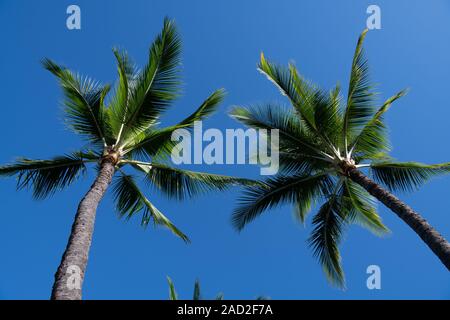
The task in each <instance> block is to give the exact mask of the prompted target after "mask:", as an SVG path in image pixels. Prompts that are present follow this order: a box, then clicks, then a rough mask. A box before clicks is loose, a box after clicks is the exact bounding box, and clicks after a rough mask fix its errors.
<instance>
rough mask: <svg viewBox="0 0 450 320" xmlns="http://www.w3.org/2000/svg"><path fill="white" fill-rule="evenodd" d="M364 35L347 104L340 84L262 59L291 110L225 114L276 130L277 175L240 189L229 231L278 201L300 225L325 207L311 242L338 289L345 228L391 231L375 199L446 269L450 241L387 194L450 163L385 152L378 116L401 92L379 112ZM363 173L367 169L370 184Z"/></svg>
mask: <svg viewBox="0 0 450 320" xmlns="http://www.w3.org/2000/svg"><path fill="white" fill-rule="evenodd" d="M366 33H367V30H365V31H364V32H363V33H362V34H361V36H360V37H359V40H358V44H357V46H356V51H355V54H354V58H353V63H352V67H351V75H350V83H349V89H348V95H347V100H346V103H343V99H342V97H341V91H340V88H339V86H336V87H335V88H334V89H332V90H331V91H329V92H326V91H324V90H322V89H320V88H319V87H318V86H316V85H314V84H312V83H311V82H309V81H307V80H305V79H304V78H303V77H302V76H300V75H299V73H298V71H297V69H296V67H295V66H294V65H292V64H289V67H288V68H285V67H282V66H279V65H276V64H273V63H271V62H269V61H267V60H266V59H265V57H264V55H263V54H261V60H260V63H259V65H258V69H259V71H260V72H261V73H262V74H264V75H265V76H266V77H267V78H268V79H269V80H270V81H271V82H273V83H274V84H275V85H276V86H277V87H278V89H279V90H280V91H281V93H282V94H283V95H284V96H286V97H287V98H288V100H289V102H290V104H291V105H292V108H283V107H282V106H278V105H273V104H272V105H265V106H250V107H239V106H238V107H234V108H233V109H232V111H231V113H230V114H231V116H232V117H234V118H235V119H237V120H238V121H240V122H242V123H243V124H245V125H247V126H249V127H254V128H261V129H269V130H270V129H278V130H279V135H280V143H279V156H280V168H281V170H280V171H279V173H278V174H277V175H276V176H274V177H271V178H269V179H267V180H266V181H265V185H259V186H257V185H255V186H248V187H246V188H245V193H244V195H243V196H242V197H241V198H240V204H239V207H238V208H237V209H236V210H235V212H234V213H233V223H234V226H235V227H236V228H237V229H238V230H242V229H243V228H244V227H245V226H246V225H247V223H249V222H250V221H252V220H253V219H255V218H256V217H258V216H259V215H260V214H261V213H262V212H263V211H265V210H267V209H269V208H272V207H275V206H277V205H279V204H283V203H291V204H293V205H294V209H295V216H296V217H297V218H298V219H299V220H300V221H301V222H302V223H303V222H304V221H305V218H306V216H307V213H308V212H309V211H310V209H311V207H312V206H313V205H316V204H318V203H319V202H320V201H322V205H321V206H320V209H319V210H318V212H317V214H316V215H315V216H314V218H313V219H312V224H313V226H314V228H313V230H312V235H311V237H310V238H309V244H310V246H311V247H312V249H313V253H314V256H316V257H317V258H318V260H319V262H320V263H321V265H322V266H323V269H324V271H325V273H326V275H327V277H328V278H329V279H330V280H331V282H332V283H334V284H337V285H338V286H344V274H343V271H342V267H341V258H340V254H339V249H338V245H339V242H340V240H341V237H342V233H343V230H344V227H345V226H346V225H348V224H350V223H353V222H358V223H360V224H362V225H363V226H365V227H367V228H368V229H370V230H371V231H373V232H374V233H376V234H383V233H385V232H386V231H388V230H387V228H386V227H385V226H384V225H383V223H382V221H381V219H380V217H379V215H378V214H377V212H376V210H375V208H374V201H375V199H376V200H378V201H380V202H381V203H383V204H384V205H385V206H387V207H388V208H389V209H391V210H392V211H393V212H394V213H395V214H396V215H397V216H398V217H399V218H400V219H402V220H403V221H404V222H406V223H407V224H408V225H409V226H410V227H411V229H413V230H414V232H416V233H417V235H418V236H419V237H420V238H421V239H422V240H423V241H424V242H425V243H426V245H428V247H429V248H430V249H431V250H432V251H433V252H434V253H435V255H436V256H437V257H438V258H439V259H440V260H441V261H442V263H443V264H444V265H445V266H446V267H447V269H449V270H450V245H449V243H448V242H447V241H446V240H445V239H444V238H443V237H442V236H441V235H440V234H439V233H438V232H437V231H436V230H435V229H434V228H433V227H432V226H431V225H430V224H429V223H428V222H427V221H426V220H425V219H424V218H422V217H421V216H420V215H419V214H418V213H417V212H415V211H414V210H413V209H411V208H410V207H409V206H407V205H406V204H405V203H403V202H402V201H401V200H399V199H398V198H397V197H395V196H394V195H393V194H392V193H391V191H395V190H400V191H410V190H412V189H415V188H417V187H419V186H420V185H421V184H422V183H424V182H425V181H427V180H428V179H429V178H431V177H433V176H436V175H439V174H443V173H446V172H448V171H449V168H450V167H449V166H450V163H446V164H440V165H426V164H422V163H417V162H397V161H395V160H394V159H392V158H391V157H389V155H388V154H387V152H388V151H389V142H388V137H387V134H386V131H385V125H384V123H383V116H384V114H385V112H386V111H387V110H388V109H389V108H390V107H391V104H392V103H393V102H394V101H395V100H397V99H399V98H400V97H402V96H403V95H405V93H406V91H405V90H403V91H400V92H399V93H397V94H396V95H394V96H392V97H391V98H389V99H388V100H386V101H385V102H384V103H383V104H382V105H381V106H380V107H376V103H375V101H374V100H375V93H374V92H373V86H372V85H371V83H370V81H369V78H368V65H367V61H366V59H365V58H364V54H363V49H362V44H363V40H364V38H365V35H366ZM364 169H369V174H371V176H372V178H369V177H368V176H367V175H366V174H365V173H363V171H361V170H364ZM372 179H373V180H372ZM382 185H383V186H384V187H386V188H384V187H383V186H382ZM388 190H389V191H388Z"/></svg>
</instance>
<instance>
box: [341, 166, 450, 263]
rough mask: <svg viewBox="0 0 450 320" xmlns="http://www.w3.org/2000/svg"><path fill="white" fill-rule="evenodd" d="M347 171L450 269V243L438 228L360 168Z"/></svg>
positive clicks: (351, 177)
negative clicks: (407, 226) (408, 227)
mask: <svg viewBox="0 0 450 320" xmlns="http://www.w3.org/2000/svg"><path fill="white" fill-rule="evenodd" d="M347 172H348V175H349V177H350V179H352V180H353V181H354V182H356V183H358V184H359V185H360V186H362V187H363V188H364V189H366V190H367V192H369V193H370V194H371V195H372V196H374V197H375V198H377V199H378V200H379V201H380V202H381V203H383V204H384V205H385V206H386V207H388V208H389V209H391V210H392V211H393V212H394V213H395V214H397V215H398V216H399V218H400V219H402V220H403V221H404V222H406V223H407V224H408V225H409V226H410V228H411V229H413V230H414V232H416V233H417V235H418V236H419V237H420V238H421V239H422V240H423V242H425V243H426V245H427V246H428V247H429V248H430V249H431V250H432V251H433V252H434V254H435V255H436V256H437V257H438V258H439V259H440V260H441V261H442V263H443V264H444V265H445V266H446V267H447V269H448V270H450V244H449V243H448V241H447V240H445V238H444V237H443V236H442V235H441V234H440V233H439V232H438V231H436V229H434V228H433V227H432V226H431V225H430V224H429V223H428V222H427V221H426V220H425V219H424V218H422V217H421V216H420V215H419V214H418V213H417V212H415V211H414V210H413V209H412V208H411V207H409V206H408V205H406V204H405V203H404V202H402V201H401V200H400V199H398V198H397V197H395V196H394V195H393V194H392V193H390V192H388V191H387V190H385V189H384V188H382V187H381V186H380V185H378V184H377V183H375V182H374V181H372V180H371V179H369V178H368V177H367V176H366V175H364V174H363V173H362V172H361V171H359V170H358V169H356V168H351V169H350V170H348V171H347Z"/></svg>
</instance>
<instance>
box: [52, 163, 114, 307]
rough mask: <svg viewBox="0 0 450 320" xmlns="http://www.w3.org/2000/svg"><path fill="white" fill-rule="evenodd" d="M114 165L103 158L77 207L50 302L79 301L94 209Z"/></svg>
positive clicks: (92, 229)
mask: <svg viewBox="0 0 450 320" xmlns="http://www.w3.org/2000/svg"><path fill="white" fill-rule="evenodd" d="M113 175H114V164H113V160H111V159H108V158H106V159H104V160H103V162H102V163H101V165H100V170H99V173H98V175H97V178H96V179H95V181H94V183H93V184H92V186H91V188H90V189H89V191H88V192H87V193H86V195H85V196H84V198H83V199H82V200H81V202H80V204H79V205H78V210H77V214H76V216H75V221H74V223H73V225H72V231H71V234H70V238H69V242H68V244H67V247H66V250H65V252H64V255H63V257H62V260H61V264H60V265H59V267H58V271H57V272H56V274H55V283H54V284H53V290H52V296H51V299H52V300H80V299H81V286H82V284H83V280H84V275H85V272H86V265H87V260H88V255H89V248H90V246H91V242H92V233H93V232H94V222H95V214H96V211H97V206H98V204H99V202H100V200H101V199H102V197H103V195H104V194H105V192H106V189H107V188H108V186H109V184H110V183H111V180H112V177H113Z"/></svg>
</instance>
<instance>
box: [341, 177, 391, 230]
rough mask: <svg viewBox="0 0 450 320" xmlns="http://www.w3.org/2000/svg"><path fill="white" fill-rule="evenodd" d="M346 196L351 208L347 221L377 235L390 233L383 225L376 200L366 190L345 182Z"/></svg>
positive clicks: (350, 182) (348, 181)
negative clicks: (377, 210) (376, 207)
mask: <svg viewBox="0 0 450 320" xmlns="http://www.w3.org/2000/svg"><path fill="white" fill-rule="evenodd" d="M345 188H346V190H345V194H346V196H347V197H348V200H349V202H350V203H349V205H350V206H351V208H350V209H349V211H350V212H351V214H350V217H348V218H347V220H349V221H351V222H353V221H354V222H357V223H359V224H360V225H362V226H363V227H365V228H367V229H368V230H370V231H371V232H373V233H374V234H376V235H382V234H385V233H387V232H389V229H388V228H387V227H386V226H385V225H384V224H383V222H382V221H381V218H380V216H379V215H378V213H377V212H376V210H375V208H374V206H375V203H376V201H375V198H373V197H372V196H371V195H370V194H369V193H368V192H367V191H366V190H365V189H364V188H362V187H361V186H360V185H358V184H356V183H354V182H352V181H351V180H346V181H345Z"/></svg>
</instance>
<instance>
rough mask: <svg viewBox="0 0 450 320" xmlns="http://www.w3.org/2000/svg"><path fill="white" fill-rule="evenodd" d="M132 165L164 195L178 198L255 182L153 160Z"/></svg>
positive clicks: (254, 182)
mask: <svg viewBox="0 0 450 320" xmlns="http://www.w3.org/2000/svg"><path fill="white" fill-rule="evenodd" d="M133 166H134V167H135V168H136V169H137V170H140V171H142V172H144V173H145V174H146V178H147V179H148V180H149V182H151V183H152V184H153V185H154V186H155V187H157V188H158V189H159V190H160V191H162V192H163V193H164V194H165V195H166V196H168V197H170V198H175V199H178V200H182V199H184V198H185V197H193V196H196V195H199V194H202V193H205V192H209V191H214V190H216V191H222V190H225V189H227V188H229V187H231V186H237V185H254V184H257V182H256V181H253V180H250V179H244V178H235V177H229V176H224V175H218V174H210V173H204V172H195V171H189V170H183V169H177V168H172V167H170V166H167V165H164V164H160V163H155V162H153V163H151V164H148V165H142V164H133Z"/></svg>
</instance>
